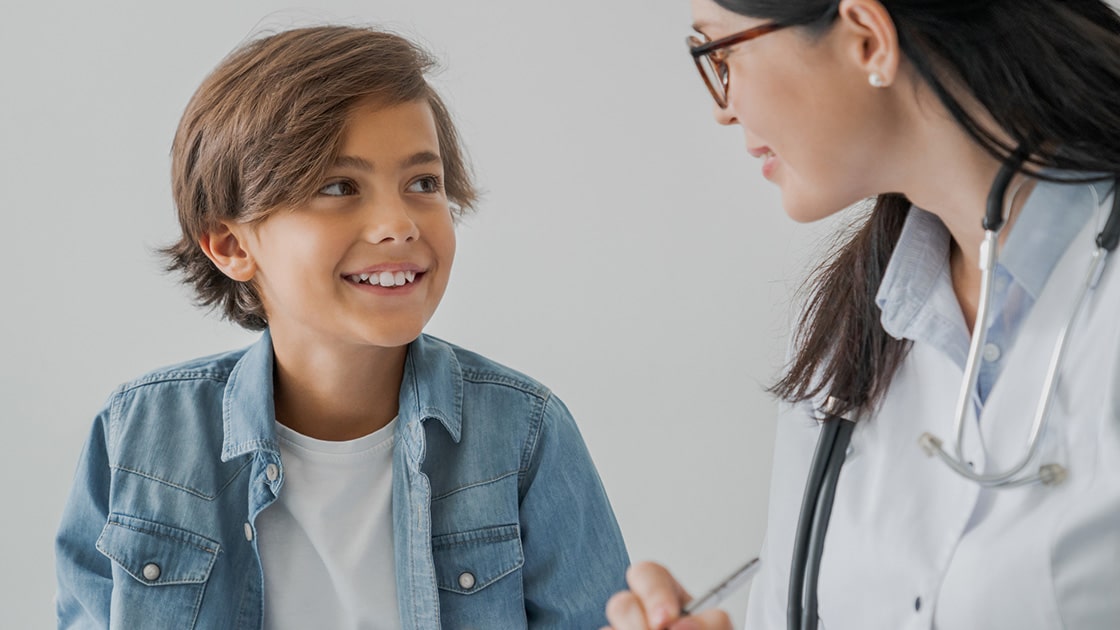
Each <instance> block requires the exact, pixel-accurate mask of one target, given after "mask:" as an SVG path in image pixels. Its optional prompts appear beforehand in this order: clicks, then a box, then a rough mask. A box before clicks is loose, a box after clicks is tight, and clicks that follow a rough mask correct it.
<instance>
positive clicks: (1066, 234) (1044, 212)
mask: <svg viewBox="0 0 1120 630" xmlns="http://www.w3.org/2000/svg"><path fill="white" fill-rule="evenodd" d="M1103 198H1104V195H1099V194H1098V193H1097V190H1096V189H1095V186H1094V185H1090V184H1083V183H1058V182H1049V181H1043V180H1039V182H1038V184H1036V186H1035V189H1034V192H1033V193H1032V194H1031V196H1030V197H1029V198H1028V199H1027V202H1026V203H1025V204H1023V209H1022V210H1021V211H1020V214H1019V217H1018V218H1017V219H1016V220H1015V226H1014V228H1013V229H1012V230H1011V233H1010V234H1008V236H1007V241H1006V243H1005V244H1004V247H1003V251H1001V252H1000V254H999V259H1000V265H1001V266H1002V267H1003V268H1004V269H1006V270H1007V272H1008V273H1010V274H1011V276H1012V277H1013V278H1014V279H1015V281H1016V282H1017V283H1019V284H1020V285H1021V286H1022V287H1023V288H1024V289H1025V290H1026V291H1027V293H1028V294H1030V296H1031V298H1032V299H1034V300H1037V299H1038V296H1039V294H1040V293H1042V288H1043V287H1044V286H1045V285H1046V280H1047V279H1049V277H1050V272H1051V271H1053V270H1054V267H1055V266H1056V265H1057V264H1058V259H1059V258H1061V257H1062V254H1063V253H1065V251H1066V248H1068V247H1069V244H1070V243H1071V242H1072V241H1073V238H1074V237H1075V236H1077V234H1078V232H1080V231H1081V229H1082V228H1083V227H1085V222H1086V221H1088V220H1089V218H1090V217H1092V216H1093V214H1094V212H1095V211H1096V208H1097V206H1098V205H1099V203H1098V200H1099V199H1103Z"/></svg>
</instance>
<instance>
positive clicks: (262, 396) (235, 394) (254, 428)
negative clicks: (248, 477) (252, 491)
mask: <svg viewBox="0 0 1120 630" xmlns="http://www.w3.org/2000/svg"><path fill="white" fill-rule="evenodd" d="M274 400H275V399H274V398H273V392H272V335H270V334H269V332H268V330H265V331H264V334H263V335H261V338H260V339H258V340H257V342H256V343H254V344H253V345H251V346H249V348H248V349H247V350H246V351H245V354H243V355H242V356H241V359H240V360H238V361H237V364H236V365H234V366H233V371H231V372H230V374H229V380H227V381H226V389H225V395H224V396H223V398H222V426H223V431H224V433H225V438H224V440H223V442H222V461H223V462H225V461H229V460H231V459H233V458H234V457H238V456H240V455H244V454H246V453H250V452H252V451H257V450H263V451H267V452H270V453H274V454H276V455H277V456H279V453H280V448H279V446H278V445H277V444H276V429H275V423H276V407H275V404H274Z"/></svg>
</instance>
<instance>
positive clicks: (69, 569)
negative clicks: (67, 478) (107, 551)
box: [55, 411, 113, 628]
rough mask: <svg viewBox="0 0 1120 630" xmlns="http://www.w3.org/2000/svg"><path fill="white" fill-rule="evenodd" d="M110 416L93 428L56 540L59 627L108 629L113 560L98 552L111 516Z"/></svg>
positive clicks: (98, 418) (106, 414)
mask: <svg viewBox="0 0 1120 630" xmlns="http://www.w3.org/2000/svg"><path fill="white" fill-rule="evenodd" d="M108 415H109V414H108V412H107V411H103V412H102V413H101V414H100V415H99V416H98V417H97V420H96V421H95V422H94V424H93V430H92V432H91V433H90V436H89V440H88V441H87V442H86V445H85V448H84V449H83V450H82V455H81V458H80V459H79V460H78V469H77V472H76V473H75V475H74V485H73V488H72V489H71V490H70V496H69V498H68V499H67V501H66V507H65V509H64V510H63V514H62V523H61V525H60V526H59V529H58V535H57V537H56V539H55V570H56V573H57V579H58V593H57V595H56V598H55V599H56V606H57V613H58V627H59V628H108V627H109V603H110V599H111V595H112V590H113V576H112V564H111V561H110V560H109V559H108V558H106V557H105V556H104V555H102V554H101V552H100V551H98V550H97V548H96V544H97V537H98V536H99V535H100V534H101V530H102V528H103V527H104V526H105V522H106V521H107V520H108V513H109V472H110V471H109V457H108V450H107V441H106V438H107V428H108V426H107V425H108Z"/></svg>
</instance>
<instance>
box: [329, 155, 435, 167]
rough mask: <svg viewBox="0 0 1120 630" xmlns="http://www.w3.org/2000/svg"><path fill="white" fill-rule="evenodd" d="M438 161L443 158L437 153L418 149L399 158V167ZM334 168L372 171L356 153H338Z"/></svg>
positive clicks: (365, 161) (371, 165)
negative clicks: (403, 157) (401, 158)
mask: <svg viewBox="0 0 1120 630" xmlns="http://www.w3.org/2000/svg"><path fill="white" fill-rule="evenodd" d="M440 162H443V158H441V157H440V156H439V155H438V154H436V153H433V152H431V151H419V152H417V153H413V154H412V155H410V156H408V157H406V158H405V159H403V160H401V163H400V168H411V167H413V166H420V165H422V164H433V163H440ZM334 168H353V169H357V170H359V171H368V172H372V171H373V164H370V163H369V161H368V160H366V159H365V158H360V157H358V156H356V155H340V156H338V158H337V159H335V161H334Z"/></svg>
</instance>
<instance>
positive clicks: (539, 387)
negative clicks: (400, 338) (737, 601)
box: [421, 334, 552, 400]
mask: <svg viewBox="0 0 1120 630" xmlns="http://www.w3.org/2000/svg"><path fill="white" fill-rule="evenodd" d="M421 338H422V341H423V342H424V344H425V345H427V346H431V347H434V348H440V349H442V350H444V351H447V352H450V353H451V354H452V355H453V356H454V357H455V360H456V361H457V362H458V364H459V370H460V372H461V373H462V377H463V380H464V381H465V382H467V383H472V384H476V385H483V386H485V385H495V386H499V387H508V388H513V389H516V390H520V391H521V392H523V393H525V394H529V395H531V396H535V397H537V398H540V399H542V400H544V399H547V398H549V397H550V396H551V395H552V391H551V390H550V389H549V388H548V387H546V386H545V385H544V384H542V383H541V382H540V381H538V380H536V379H534V378H533V377H531V376H529V375H527V374H525V373H523V372H520V371H518V370H515V369H513V368H511V367H509V366H507V365H504V364H502V363H499V362H497V361H495V360H493V359H491V358H488V357H486V356H483V355H481V354H479V353H477V352H475V351H473V350H468V349H466V348H463V347H462V346H458V345H456V344H453V343H451V342H449V341H445V340H443V339H440V338H439V337H434V336H432V335H428V334H425V335H422V337H421Z"/></svg>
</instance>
